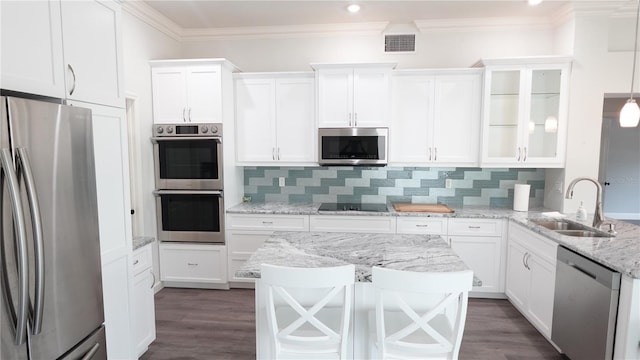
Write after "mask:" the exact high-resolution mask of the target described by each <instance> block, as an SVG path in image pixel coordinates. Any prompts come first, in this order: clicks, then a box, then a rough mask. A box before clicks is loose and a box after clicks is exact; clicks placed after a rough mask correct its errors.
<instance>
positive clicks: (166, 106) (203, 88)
mask: <svg viewBox="0 0 640 360" xmlns="http://www.w3.org/2000/svg"><path fill="white" fill-rule="evenodd" d="M150 64H151V82H152V91H153V122H154V123H156V124H171V123H182V122H185V123H189V122H192V123H220V122H222V97H223V95H222V78H223V72H225V71H229V72H233V71H236V70H237V69H236V68H235V66H233V65H232V64H231V63H230V62H228V61H226V60H223V59H210V60H208V59H202V60H161V61H151V62H150Z"/></svg>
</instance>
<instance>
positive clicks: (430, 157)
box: [429, 148, 432, 161]
mask: <svg viewBox="0 0 640 360" xmlns="http://www.w3.org/2000/svg"><path fill="white" fill-rule="evenodd" d="M431 155H432V154H431V148H429V161H431Z"/></svg>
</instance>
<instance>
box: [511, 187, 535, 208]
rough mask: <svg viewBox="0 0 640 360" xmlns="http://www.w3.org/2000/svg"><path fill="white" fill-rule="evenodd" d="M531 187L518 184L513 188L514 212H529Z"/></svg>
mask: <svg viewBox="0 0 640 360" xmlns="http://www.w3.org/2000/svg"><path fill="white" fill-rule="evenodd" d="M530 190H531V185H529V184H516V185H515V187H514V188H513V210H515V211H529V192H530Z"/></svg>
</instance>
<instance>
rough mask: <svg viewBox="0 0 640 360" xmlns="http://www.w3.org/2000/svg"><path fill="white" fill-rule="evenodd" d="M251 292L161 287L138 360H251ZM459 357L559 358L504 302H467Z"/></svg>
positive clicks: (482, 359) (494, 359)
mask: <svg viewBox="0 0 640 360" xmlns="http://www.w3.org/2000/svg"><path fill="white" fill-rule="evenodd" d="M253 296H254V293H253V290H245V289H233V290H229V291H223V290H198V289H172V288H165V289H163V290H161V291H160V292H158V294H156V299H155V300H156V333H157V335H156V341H155V342H154V343H153V344H151V346H150V347H149V350H148V351H147V352H146V353H145V354H144V355H143V356H142V358H141V359H143V360H180V359H184V360H187V359H215V360H224V359H234V360H235V359H255V355H256V354H255V335H254V334H255V332H254V300H253ZM460 359H470V360H485V359H486V360H516V359H517V360H533V359H536V360H538V359H554V360H556V359H557V360H560V359H563V358H562V356H561V355H560V354H558V352H557V351H556V350H555V349H554V348H553V346H551V345H550V344H549V343H548V342H547V341H546V340H545V339H544V338H543V337H542V335H540V333H538V331H537V330H536V329H535V328H534V327H533V326H531V324H529V322H528V321H527V320H525V318H524V317H522V315H520V313H519V312H518V311H517V310H516V309H515V308H514V307H513V306H512V305H511V304H510V303H509V302H508V301H506V300H487V299H470V300H469V309H468V314H467V323H466V326H465V331H464V337H463V340H462V347H461V349H460Z"/></svg>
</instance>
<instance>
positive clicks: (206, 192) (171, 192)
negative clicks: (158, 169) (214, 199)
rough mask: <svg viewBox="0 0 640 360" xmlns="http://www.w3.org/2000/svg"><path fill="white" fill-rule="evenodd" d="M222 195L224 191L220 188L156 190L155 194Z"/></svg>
mask: <svg viewBox="0 0 640 360" xmlns="http://www.w3.org/2000/svg"><path fill="white" fill-rule="evenodd" d="M198 194H199V195H220V196H222V191H218V190H210V191H209V190H193V191H192V190H155V191H154V192H153V195H155V196H161V195H198Z"/></svg>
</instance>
